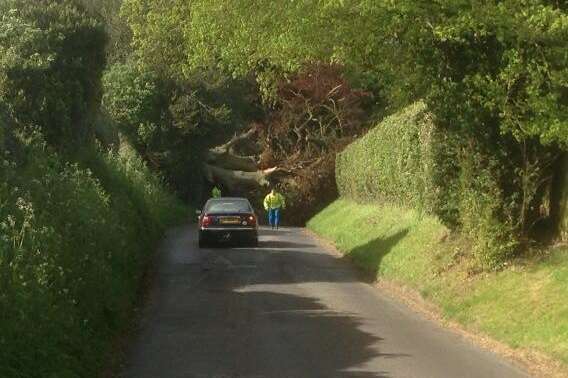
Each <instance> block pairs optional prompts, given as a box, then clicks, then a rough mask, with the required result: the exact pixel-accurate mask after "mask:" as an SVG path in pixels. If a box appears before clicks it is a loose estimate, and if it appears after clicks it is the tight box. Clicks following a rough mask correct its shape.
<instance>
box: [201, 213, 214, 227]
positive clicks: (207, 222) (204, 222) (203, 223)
mask: <svg viewBox="0 0 568 378" xmlns="http://www.w3.org/2000/svg"><path fill="white" fill-rule="evenodd" d="M211 223H213V218H212V217H210V216H208V215H204V216H203V218H202V219H201V227H207V226H210V225H211Z"/></svg>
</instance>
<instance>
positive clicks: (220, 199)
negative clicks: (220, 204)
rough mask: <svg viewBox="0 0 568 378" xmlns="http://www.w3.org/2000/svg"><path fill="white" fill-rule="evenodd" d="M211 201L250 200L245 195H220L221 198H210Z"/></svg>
mask: <svg viewBox="0 0 568 378" xmlns="http://www.w3.org/2000/svg"><path fill="white" fill-rule="evenodd" d="M209 201H248V198H245V197H219V198H209V200H208V201H207V202H209Z"/></svg>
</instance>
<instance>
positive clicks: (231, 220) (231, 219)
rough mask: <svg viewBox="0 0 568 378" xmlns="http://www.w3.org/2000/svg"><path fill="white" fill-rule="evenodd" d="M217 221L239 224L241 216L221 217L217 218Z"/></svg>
mask: <svg viewBox="0 0 568 378" xmlns="http://www.w3.org/2000/svg"><path fill="white" fill-rule="evenodd" d="M219 223H221V224H240V223H241V218H239V217H223V218H221V219H219Z"/></svg>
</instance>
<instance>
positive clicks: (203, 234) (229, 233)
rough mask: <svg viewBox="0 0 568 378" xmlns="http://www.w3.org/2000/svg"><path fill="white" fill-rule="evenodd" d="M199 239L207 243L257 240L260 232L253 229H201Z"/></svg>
mask: <svg viewBox="0 0 568 378" xmlns="http://www.w3.org/2000/svg"><path fill="white" fill-rule="evenodd" d="M199 238H200V239H201V240H207V241H230V240H256V239H258V230H257V229H256V228H251V227H207V228H203V227H201V228H200V229H199Z"/></svg>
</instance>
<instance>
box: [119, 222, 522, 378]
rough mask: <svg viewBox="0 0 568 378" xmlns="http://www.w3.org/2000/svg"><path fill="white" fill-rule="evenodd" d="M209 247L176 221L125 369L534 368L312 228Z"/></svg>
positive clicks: (357, 371) (405, 372)
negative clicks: (419, 308)
mask: <svg viewBox="0 0 568 378" xmlns="http://www.w3.org/2000/svg"><path fill="white" fill-rule="evenodd" d="M260 240H261V243H260V246H259V248H256V249H250V248H217V249H204V250H199V249H198V248H197V246H196V231H195V229H194V228H192V227H186V228H181V229H177V230H174V231H172V232H171V233H170V235H169V237H168V240H167V241H166V243H165V246H164V249H163V252H162V255H161V257H162V259H161V260H162V261H161V262H160V264H159V267H158V272H157V278H156V282H155V285H154V287H153V289H152V290H151V293H150V300H149V304H148V306H147V308H146V310H145V312H144V316H143V319H142V324H141V331H140V334H139V335H138V337H137V340H136V341H135V343H134V345H133V346H132V348H131V350H130V352H129V353H128V355H129V357H128V361H127V365H126V368H125V371H124V374H123V376H125V377H133V378H143V377H152V378H158V377H164V378H167V377H180V378H181V377H184V378H186V377H219V378H221V377H325V378H328V377H352V378H355V377H357V378H370V377H420V378H426V377H483V378H488V377H499V378H506V377H527V375H526V374H525V373H523V372H521V371H520V370H518V369H517V368H515V367H513V366H512V365H510V364H509V363H507V362H505V361H503V360H502V359H501V358H500V357H498V356H496V355H494V354H492V353H490V352H487V351H485V350H482V349H480V348H478V347H476V346H474V345H472V344H471V343H470V342H469V341H468V340H466V339H464V338H462V337H461V336H459V335H458V334H455V333H452V332H451V331H448V330H445V329H443V328H441V327H440V326H438V325H437V324H436V323H434V322H432V321H430V320H427V319H425V318H424V317H422V316H421V315H420V314H418V313H415V312H413V311H412V310H411V309H409V308H407V307H406V306H405V305H403V304H401V303H398V302H396V301H394V300H392V299H390V298H389V297H388V296H387V295H385V294H384V293H381V291H380V290H378V289H376V288H375V287H373V286H371V285H369V284H367V283H364V282H362V281H361V280H360V279H359V275H358V274H357V272H356V271H355V269H354V268H352V267H351V266H350V265H349V264H348V263H347V262H346V261H343V260H341V259H340V258H337V257H335V256H334V255H333V254H332V253H331V252H329V251H327V250H326V249H325V247H322V246H321V245H320V244H318V242H317V241H315V240H314V239H312V238H311V237H309V236H308V235H307V234H305V233H304V232H303V230H302V229H291V228H285V229H281V230H279V231H277V232H274V231H271V230H266V229H264V230H262V232H261V238H260Z"/></svg>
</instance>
